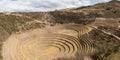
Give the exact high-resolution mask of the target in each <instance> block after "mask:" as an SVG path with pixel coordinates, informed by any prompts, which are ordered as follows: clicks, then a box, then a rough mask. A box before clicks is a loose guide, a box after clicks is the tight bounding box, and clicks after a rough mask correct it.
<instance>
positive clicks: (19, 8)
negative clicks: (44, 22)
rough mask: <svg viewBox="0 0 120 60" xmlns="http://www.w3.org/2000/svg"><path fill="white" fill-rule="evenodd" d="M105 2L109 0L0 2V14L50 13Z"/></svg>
mask: <svg viewBox="0 0 120 60" xmlns="http://www.w3.org/2000/svg"><path fill="white" fill-rule="evenodd" d="M107 1H110V0H0V12H23V11H24V12H35V11H52V10H58V9H65V8H71V7H80V6H87V5H93V4H96V3H100V2H107Z"/></svg>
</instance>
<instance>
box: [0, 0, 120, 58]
mask: <svg viewBox="0 0 120 60" xmlns="http://www.w3.org/2000/svg"><path fill="white" fill-rule="evenodd" d="M64 24H69V25H70V26H68V27H74V28H75V29H77V30H80V29H81V30H80V31H83V32H84V28H82V26H85V27H86V26H87V28H88V27H89V28H90V29H92V30H90V31H89V32H86V31H85V34H83V35H81V36H80V37H81V38H79V39H80V40H86V41H87V39H86V38H88V40H89V39H91V40H92V43H88V42H89V41H87V42H86V41H79V42H80V43H81V42H83V46H82V47H83V49H87V47H88V48H89V46H88V45H89V44H92V45H91V46H90V47H92V48H93V52H92V54H89V53H87V54H88V55H90V56H89V58H87V59H88V60H119V59H120V1H110V2H107V3H99V4H96V5H93V6H87V7H86V6H85V7H80V8H71V9H64V10H57V11H50V12H29V13H25V12H24V13H23V12H14V13H0V58H1V59H0V60H6V59H7V58H6V57H4V56H3V52H2V51H3V45H4V43H3V42H5V41H6V40H7V39H8V38H9V37H10V36H11V35H12V34H20V33H23V32H27V31H31V30H33V29H44V28H45V27H46V26H51V27H54V26H57V25H62V26H64ZM71 24H78V26H77V25H75V26H71ZM81 25H82V26H81ZM65 26H66V25H65ZM76 26H77V27H76ZM55 28H56V27H55ZM79 28H80V29H79ZM87 28H86V29H85V30H89V28H88V29H87ZM59 29H60V30H61V29H62V28H59ZM59 29H58V30H59ZM65 29H68V28H67V27H65ZM82 29H83V30H82ZM69 33H71V32H69ZM69 33H68V32H67V34H68V35H69ZM65 34H66V33H65ZM72 34H73V33H72ZM87 34H89V37H88V36H87V37H86V35H87ZM8 40H9V39H8ZM84 43H85V44H88V45H85V44H84ZM81 44H82V43H81ZM84 45H85V46H84ZM86 46H87V47H86ZM8 48H9V47H8ZM86 51H87V50H86ZM84 52H85V51H84ZM13 55H14V54H13ZM84 57H85V56H82V57H81V55H79V54H76V56H75V57H74V58H65V57H60V58H57V59H55V60H70V59H71V60H87V59H85V58H84ZM5 58H6V59H5ZM23 60H24V59H23Z"/></svg>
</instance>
